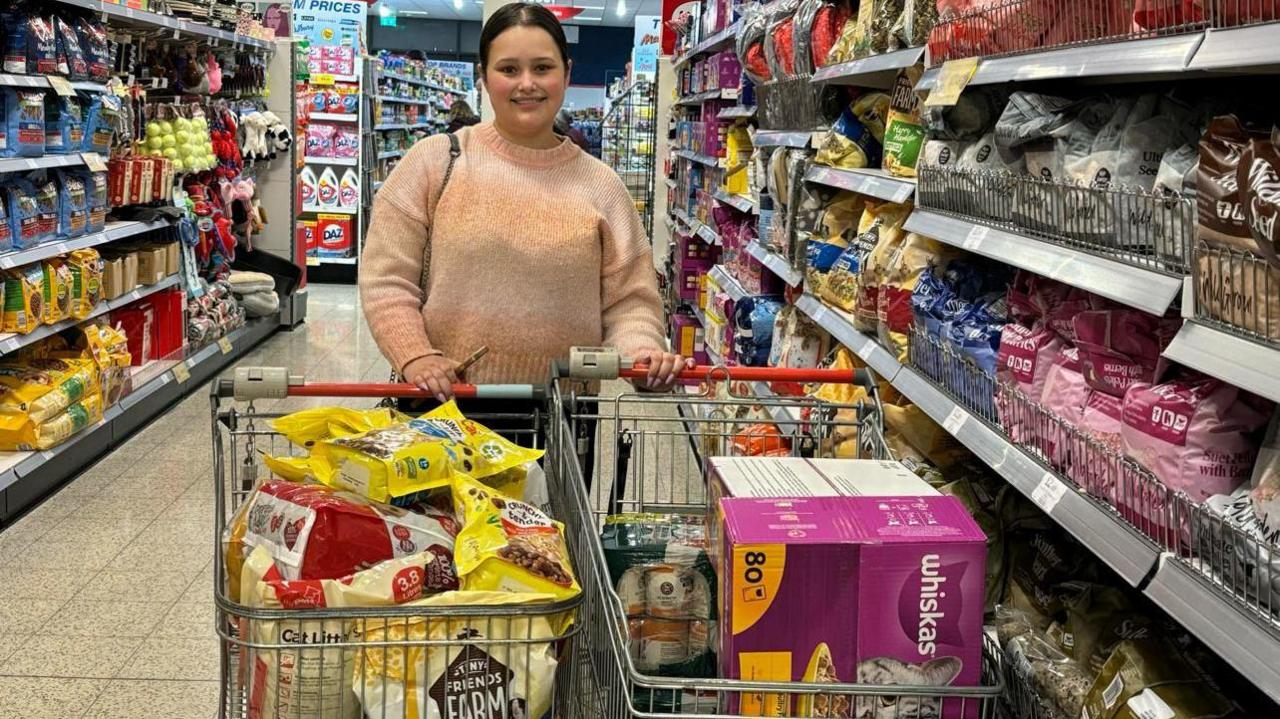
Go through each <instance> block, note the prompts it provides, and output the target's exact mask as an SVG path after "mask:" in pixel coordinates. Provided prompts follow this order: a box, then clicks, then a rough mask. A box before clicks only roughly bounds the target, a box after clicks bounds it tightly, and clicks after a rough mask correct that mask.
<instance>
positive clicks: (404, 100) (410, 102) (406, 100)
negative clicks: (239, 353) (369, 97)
mask: <svg viewBox="0 0 1280 719" xmlns="http://www.w3.org/2000/svg"><path fill="white" fill-rule="evenodd" d="M374 99H375V100H381V101H382V102H397V103H400V104H401V105H434V104H435V103H434V102H432V101H431V100H414V99H412V98H407V97H391V96H390V95H375V96H374Z"/></svg>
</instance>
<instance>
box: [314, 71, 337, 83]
mask: <svg viewBox="0 0 1280 719" xmlns="http://www.w3.org/2000/svg"><path fill="white" fill-rule="evenodd" d="M333 82H334V80H333V75H330V74H329V73H324V72H318V73H316V74H314V75H312V76H311V84H312V85H332V84H333Z"/></svg>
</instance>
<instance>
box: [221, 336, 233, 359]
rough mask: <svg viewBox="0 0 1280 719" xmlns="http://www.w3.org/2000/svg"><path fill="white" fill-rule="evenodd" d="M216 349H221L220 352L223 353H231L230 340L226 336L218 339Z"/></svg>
mask: <svg viewBox="0 0 1280 719" xmlns="http://www.w3.org/2000/svg"><path fill="white" fill-rule="evenodd" d="M218 349H220V350H222V354H224V355H229V354H231V340H229V339H227V338H226V337H223V338H222V339H220V340H218Z"/></svg>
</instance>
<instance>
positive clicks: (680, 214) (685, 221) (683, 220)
mask: <svg viewBox="0 0 1280 719" xmlns="http://www.w3.org/2000/svg"><path fill="white" fill-rule="evenodd" d="M668 212H670V213H671V216H672V217H674V218H676V219H677V220H679V221H680V224H682V225H684V226H685V228H687V229H688V230H689V231H690V232H693V228H694V227H695V226H696V224H697V220H695V219H693V218H692V217H690V216H689V215H687V214H686V213H685V211H684V210H682V209H680V208H679V207H672V208H670V209H669V210H668Z"/></svg>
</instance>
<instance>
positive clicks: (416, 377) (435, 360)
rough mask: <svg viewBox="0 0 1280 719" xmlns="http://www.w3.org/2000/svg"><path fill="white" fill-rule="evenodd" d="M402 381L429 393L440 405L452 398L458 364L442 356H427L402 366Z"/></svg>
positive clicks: (456, 381)
mask: <svg viewBox="0 0 1280 719" xmlns="http://www.w3.org/2000/svg"><path fill="white" fill-rule="evenodd" d="M403 374H404V379H405V381H406V382H408V383H410V384H412V385H414V386H416V387H417V388H418V389H421V390H423V391H424V392H430V393H431V394H433V395H435V398H436V399H438V400H440V402H441V403H444V402H448V401H449V400H450V399H451V398H452V397H453V385H455V384H457V383H458V379H459V374H458V363H457V362H454V361H453V360H451V359H449V358H448V357H444V356H442V355H427V356H426V357H419V358H418V359H415V360H412V361H410V362H409V364H407V365H405V366H404V372H403Z"/></svg>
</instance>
